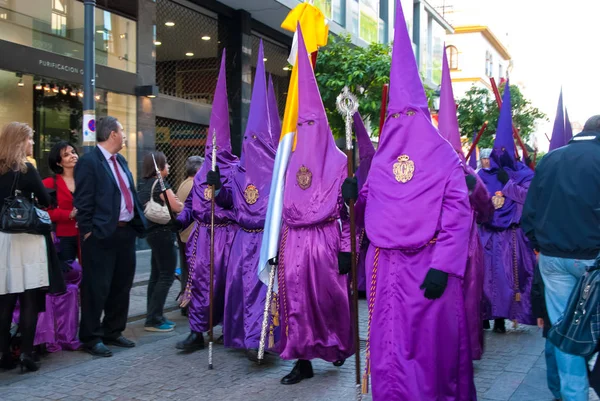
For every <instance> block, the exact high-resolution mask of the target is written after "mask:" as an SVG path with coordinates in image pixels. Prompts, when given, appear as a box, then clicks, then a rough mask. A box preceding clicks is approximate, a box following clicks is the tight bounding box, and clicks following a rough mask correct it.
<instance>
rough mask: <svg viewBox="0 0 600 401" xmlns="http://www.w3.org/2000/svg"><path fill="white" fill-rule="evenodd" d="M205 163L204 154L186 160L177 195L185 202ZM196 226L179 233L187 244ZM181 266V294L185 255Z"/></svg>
mask: <svg viewBox="0 0 600 401" xmlns="http://www.w3.org/2000/svg"><path fill="white" fill-rule="evenodd" d="M203 163H204V157H202V156H190V157H188V159H187V160H186V161H185V173H186V179H185V180H183V182H182V183H181V184H179V188H177V197H178V198H179V199H180V200H181V201H182V202H185V200H186V199H187V198H188V195H189V194H190V192H192V188H193V187H194V177H195V176H196V173H197V172H198V170H200V167H202V164H203ZM190 206H191V205H190ZM189 213H191V209H190V210H189ZM194 227H196V222H193V223H192V224H190V226H189V227H188V228H186V229H185V230H183V231H182V232H181V233H180V234H179V237H180V238H181V242H182V243H184V244H187V242H188V239H189V238H190V234H191V233H192V230H193V229H194ZM179 254H180V255H183V256H185V249H184V250H183V252H180V253H179ZM179 267H180V269H181V276H180V282H181V294H183V292H184V291H185V285H186V283H187V280H188V265H187V260H185V257H184V258H183V259H182V260H180V263H179ZM181 313H182V314H183V315H184V316H187V307H182V308H181Z"/></svg>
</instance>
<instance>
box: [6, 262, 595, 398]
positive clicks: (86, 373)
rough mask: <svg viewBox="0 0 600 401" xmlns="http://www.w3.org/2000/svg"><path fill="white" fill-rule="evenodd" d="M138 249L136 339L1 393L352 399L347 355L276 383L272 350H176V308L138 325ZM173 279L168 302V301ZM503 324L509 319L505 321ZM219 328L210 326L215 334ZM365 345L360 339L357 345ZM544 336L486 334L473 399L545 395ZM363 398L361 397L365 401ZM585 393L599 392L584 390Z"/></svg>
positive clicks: (70, 359)
mask: <svg viewBox="0 0 600 401" xmlns="http://www.w3.org/2000/svg"><path fill="white" fill-rule="evenodd" d="M148 256H149V254H148V255H146V254H143V253H142V254H138V266H140V268H139V269H138V274H137V276H136V287H134V290H133V291H132V311H131V313H130V318H131V319H138V320H135V321H133V322H132V323H130V324H129V327H128V330H127V332H126V333H125V335H126V336H128V337H130V338H132V339H134V340H136V341H137V343H138V345H137V347H136V348H133V349H120V348H115V347H112V349H113V351H114V356H113V357H112V358H93V357H92V356H90V355H88V354H86V353H83V352H62V353H57V354H51V355H49V356H47V357H45V358H43V360H42V368H41V369H40V371H39V372H36V373H27V374H20V373H19V371H18V370H16V369H15V370H12V371H9V372H3V373H0V400H1V401H4V400H6V401H8V400H31V401H34V400H86V399H92V400H144V401H146V400H186V401H191V400H215V401H216V400H227V401H236V400H243V401H253V400H257V401H258V400H260V401H264V400H271V399H278V400H286V401H287V400H290V401H291V400H302V401H312V400H315V401H316V400H332V401H334V400H340V401H341V400H352V399H353V394H354V389H353V380H354V372H353V369H354V360H353V359H350V360H348V361H347V362H346V364H345V365H344V366H343V367H341V368H336V367H334V366H333V365H331V364H328V363H325V362H322V361H315V362H314V368H315V377H314V378H313V379H310V380H305V381H304V382H302V383H300V384H298V385H294V386H282V385H280V384H279V379H280V378H281V377H282V376H284V375H285V374H287V373H288V372H289V370H290V369H291V366H292V362H288V361H281V360H279V359H278V358H276V357H273V356H271V357H270V358H268V359H267V363H266V364H265V365H264V366H257V365H256V364H254V363H251V362H249V361H248V360H247V359H246V358H245V355H244V354H243V353H242V352H239V351H235V350H225V349H224V348H223V347H222V346H216V347H215V355H214V363H215V369H214V370H212V371H209V370H208V369H207V351H200V352H196V353H192V354H182V353H180V352H178V351H177V350H176V349H175V343H176V342H177V341H179V340H182V339H183V338H185V336H186V334H187V332H188V327H187V320H186V319H185V318H183V317H182V316H181V315H180V313H179V312H178V311H173V312H170V313H169V314H168V317H169V319H171V320H173V321H175V322H177V329H176V330H175V331H174V332H172V333H165V334H162V333H161V334H157V333H148V332H145V331H144V330H143V321H142V320H139V317H140V316H143V313H144V312H145V310H144V308H145V291H146V288H145V280H147V279H148V270H147V267H146V260H148V259H147V257H148ZM177 290H178V283H177V282H176V283H175V284H174V286H173V288H172V291H171V295H170V296H169V300H168V306H170V307H174V306H175V304H174V296H175V295H176V294H177V292H178V291H177ZM361 316H362V319H361V320H362V322H361V323H362V324H361V326H362V327H361V338H364V337H365V334H366V324H365V323H366V322H365V320H366V319H365V318H366V303H365V301H364V300H363V301H361ZM509 326H510V325H509ZM219 335H220V330H215V338H216V337H218V336H219ZM362 346H363V348H364V342H363V344H362ZM543 347H544V340H543V339H542V337H541V332H540V330H539V329H537V328H536V327H520V328H518V329H516V330H514V329H512V328H511V329H509V331H508V333H507V334H506V335H498V334H494V333H491V332H487V333H486V353H485V355H484V358H483V360H481V361H478V362H476V364H475V377H476V379H475V380H476V385H477V390H478V392H479V400H484V401H489V400H506V401H550V400H551V399H552V396H551V394H550V392H549V391H548V390H547V388H546V377H545V373H546V371H545V361H544V356H543V353H542V352H543ZM370 399H371V398H370V397H368V396H367V397H366V398H365V400H370ZM590 400H598V398H596V397H595V396H594V397H590Z"/></svg>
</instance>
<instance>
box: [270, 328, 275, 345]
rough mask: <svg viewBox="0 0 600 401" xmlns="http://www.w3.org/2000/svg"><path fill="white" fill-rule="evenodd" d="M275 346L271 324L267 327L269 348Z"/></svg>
mask: <svg viewBox="0 0 600 401" xmlns="http://www.w3.org/2000/svg"><path fill="white" fill-rule="evenodd" d="M273 348H275V335H274V334H273V325H271V327H270V328H269V349H273Z"/></svg>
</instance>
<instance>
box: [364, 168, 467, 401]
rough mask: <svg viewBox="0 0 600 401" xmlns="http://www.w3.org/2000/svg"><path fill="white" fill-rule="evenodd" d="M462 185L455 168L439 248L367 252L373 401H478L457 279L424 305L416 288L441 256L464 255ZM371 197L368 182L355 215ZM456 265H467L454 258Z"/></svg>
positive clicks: (452, 278)
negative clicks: (454, 251) (372, 286)
mask: <svg viewBox="0 0 600 401" xmlns="http://www.w3.org/2000/svg"><path fill="white" fill-rule="evenodd" d="M462 186H464V174H463V171H462V167H460V166H457V168H456V171H455V173H453V174H452V178H451V179H450V181H449V182H448V185H447V186H446V191H445V193H444V200H443V204H442V213H441V214H440V220H439V221H438V224H437V229H436V232H439V233H440V234H438V241H437V242H436V243H434V244H429V245H426V246H424V247H422V248H416V249H385V248H378V247H377V246H376V245H375V244H374V243H371V244H370V246H369V250H368V252H367V256H366V266H367V278H368V285H367V299H370V296H371V294H370V284H371V283H372V280H374V281H375V284H376V293H375V296H374V300H375V304H374V307H373V310H372V317H371V323H370V328H371V329H370V336H369V343H370V370H371V377H372V384H371V387H372V392H373V400H414V401H431V400H452V401H459V400H460V401H472V400H474V399H476V398H473V397H474V394H476V391H475V387H474V383H473V365H472V362H471V350H470V347H471V345H470V342H469V339H470V337H469V335H470V333H469V328H468V322H467V317H466V313H465V303H464V294H463V291H464V284H463V279H462V277H460V276H458V275H456V274H450V275H449V277H448V285H447V287H446V290H445V291H444V294H443V295H442V297H441V298H440V299H438V300H429V299H427V298H425V297H424V295H423V290H422V289H421V288H420V287H421V284H422V283H423V281H424V280H425V275H426V274H427V271H428V270H429V266H432V265H433V264H434V263H435V262H434V261H435V259H436V258H438V257H439V255H441V254H445V253H447V252H449V251H451V250H452V249H457V247H458V246H459V244H460V246H461V247H463V248H465V254H466V246H467V244H468V243H469V235H468V231H467V230H465V229H464V221H465V220H467V219H468V217H467V213H468V210H469V205H468V203H467V199H466V198H465V196H464V192H463V191H461V190H460V188H461V187H462ZM368 192H369V182H368V181H367V184H366V185H365V186H364V187H363V189H362V190H361V193H360V196H359V201H358V202H359V203H358V204H357V209H359V210H358V214H359V215H360V216H362V210H363V208H364V203H365V201H366V199H367V196H368V195H367V194H368ZM457 210H461V211H462V213H457ZM445 236H451V237H453V240H452V242H451V243H447V242H445V241H443V240H441V241H440V240H439V238H441V237H445ZM377 250H379V251H378V252H377ZM377 253H378V259H377V262H376V260H375V256H376V255H377ZM457 259H463V260H464V259H465V258H464V257H463V256H462V255H457ZM444 260H446V261H449V260H450V259H447V258H444ZM374 266H377V271H376V274H375V275H374V274H373V271H374V269H373V267H374ZM463 266H464V265H463ZM463 269H464V267H463ZM465 274H466V273H465ZM440 333H443V336H441V337H440Z"/></svg>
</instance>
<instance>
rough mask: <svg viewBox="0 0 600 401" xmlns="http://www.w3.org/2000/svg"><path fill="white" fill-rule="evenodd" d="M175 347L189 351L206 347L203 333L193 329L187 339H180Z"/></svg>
mask: <svg viewBox="0 0 600 401" xmlns="http://www.w3.org/2000/svg"><path fill="white" fill-rule="evenodd" d="M175 348H177V349H180V350H182V351H187V352H192V351H198V350H201V349H204V336H203V335H202V333H196V332H195V331H192V332H191V333H190V334H189V335H188V336H187V338H186V339H185V340H183V341H179V342H178V343H177V345H176V346H175Z"/></svg>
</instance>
